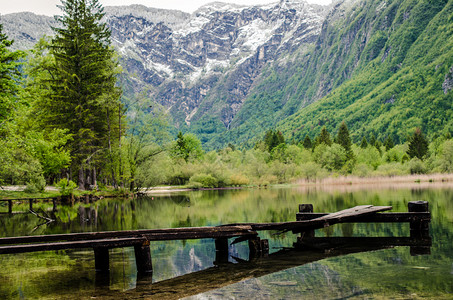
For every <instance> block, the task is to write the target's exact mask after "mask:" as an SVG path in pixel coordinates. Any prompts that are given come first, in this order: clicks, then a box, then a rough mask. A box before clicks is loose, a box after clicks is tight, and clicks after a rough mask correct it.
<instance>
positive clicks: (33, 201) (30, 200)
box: [0, 197, 59, 215]
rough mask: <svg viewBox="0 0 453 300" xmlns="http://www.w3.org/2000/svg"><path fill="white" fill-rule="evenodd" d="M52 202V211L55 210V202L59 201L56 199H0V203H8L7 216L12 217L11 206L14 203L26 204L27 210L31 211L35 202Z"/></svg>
mask: <svg viewBox="0 0 453 300" xmlns="http://www.w3.org/2000/svg"><path fill="white" fill-rule="evenodd" d="M50 201H52V204H53V210H54V211H55V210H56V209H57V202H58V201H59V198H58V197H44V198H17V199H0V202H8V212H7V214H9V215H12V214H14V212H13V204H14V203H16V202H28V209H29V210H31V211H32V210H33V203H35V202H50Z"/></svg>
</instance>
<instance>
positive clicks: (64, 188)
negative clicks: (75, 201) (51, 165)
mask: <svg viewBox="0 0 453 300" xmlns="http://www.w3.org/2000/svg"><path fill="white" fill-rule="evenodd" d="M57 188H58V190H59V191H60V194H61V195H62V196H72V195H73V194H74V190H75V189H76V188H77V184H75V182H74V181H72V180H69V181H68V180H67V179H66V178H63V179H61V180H60V181H59V182H58V183H57Z"/></svg>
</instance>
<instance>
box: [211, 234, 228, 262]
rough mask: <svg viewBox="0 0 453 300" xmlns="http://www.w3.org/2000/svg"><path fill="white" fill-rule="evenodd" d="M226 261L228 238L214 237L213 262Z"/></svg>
mask: <svg viewBox="0 0 453 300" xmlns="http://www.w3.org/2000/svg"><path fill="white" fill-rule="evenodd" d="M227 262H228V238H217V239H215V261H214V264H219V263H227Z"/></svg>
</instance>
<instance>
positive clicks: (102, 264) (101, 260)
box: [93, 247, 110, 272]
mask: <svg viewBox="0 0 453 300" xmlns="http://www.w3.org/2000/svg"><path fill="white" fill-rule="evenodd" d="M93 250H94V267H95V269H96V272H108V271H109V270H110V267H109V249H108V248H106V247H96V248H93Z"/></svg>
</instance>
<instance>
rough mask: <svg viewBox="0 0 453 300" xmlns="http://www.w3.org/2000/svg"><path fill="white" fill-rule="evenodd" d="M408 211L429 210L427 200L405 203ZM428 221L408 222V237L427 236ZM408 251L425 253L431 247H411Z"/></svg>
mask: <svg viewBox="0 0 453 300" xmlns="http://www.w3.org/2000/svg"><path fill="white" fill-rule="evenodd" d="M407 208H408V211H409V212H429V203H428V202H427V201H411V202H409V203H408V204H407ZM429 223H430V221H426V220H414V221H411V222H410V237H411V238H416V239H424V238H429ZM410 253H411V255H412V256H414V255H425V254H430V253H431V248H430V247H426V246H421V247H411V248H410Z"/></svg>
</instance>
